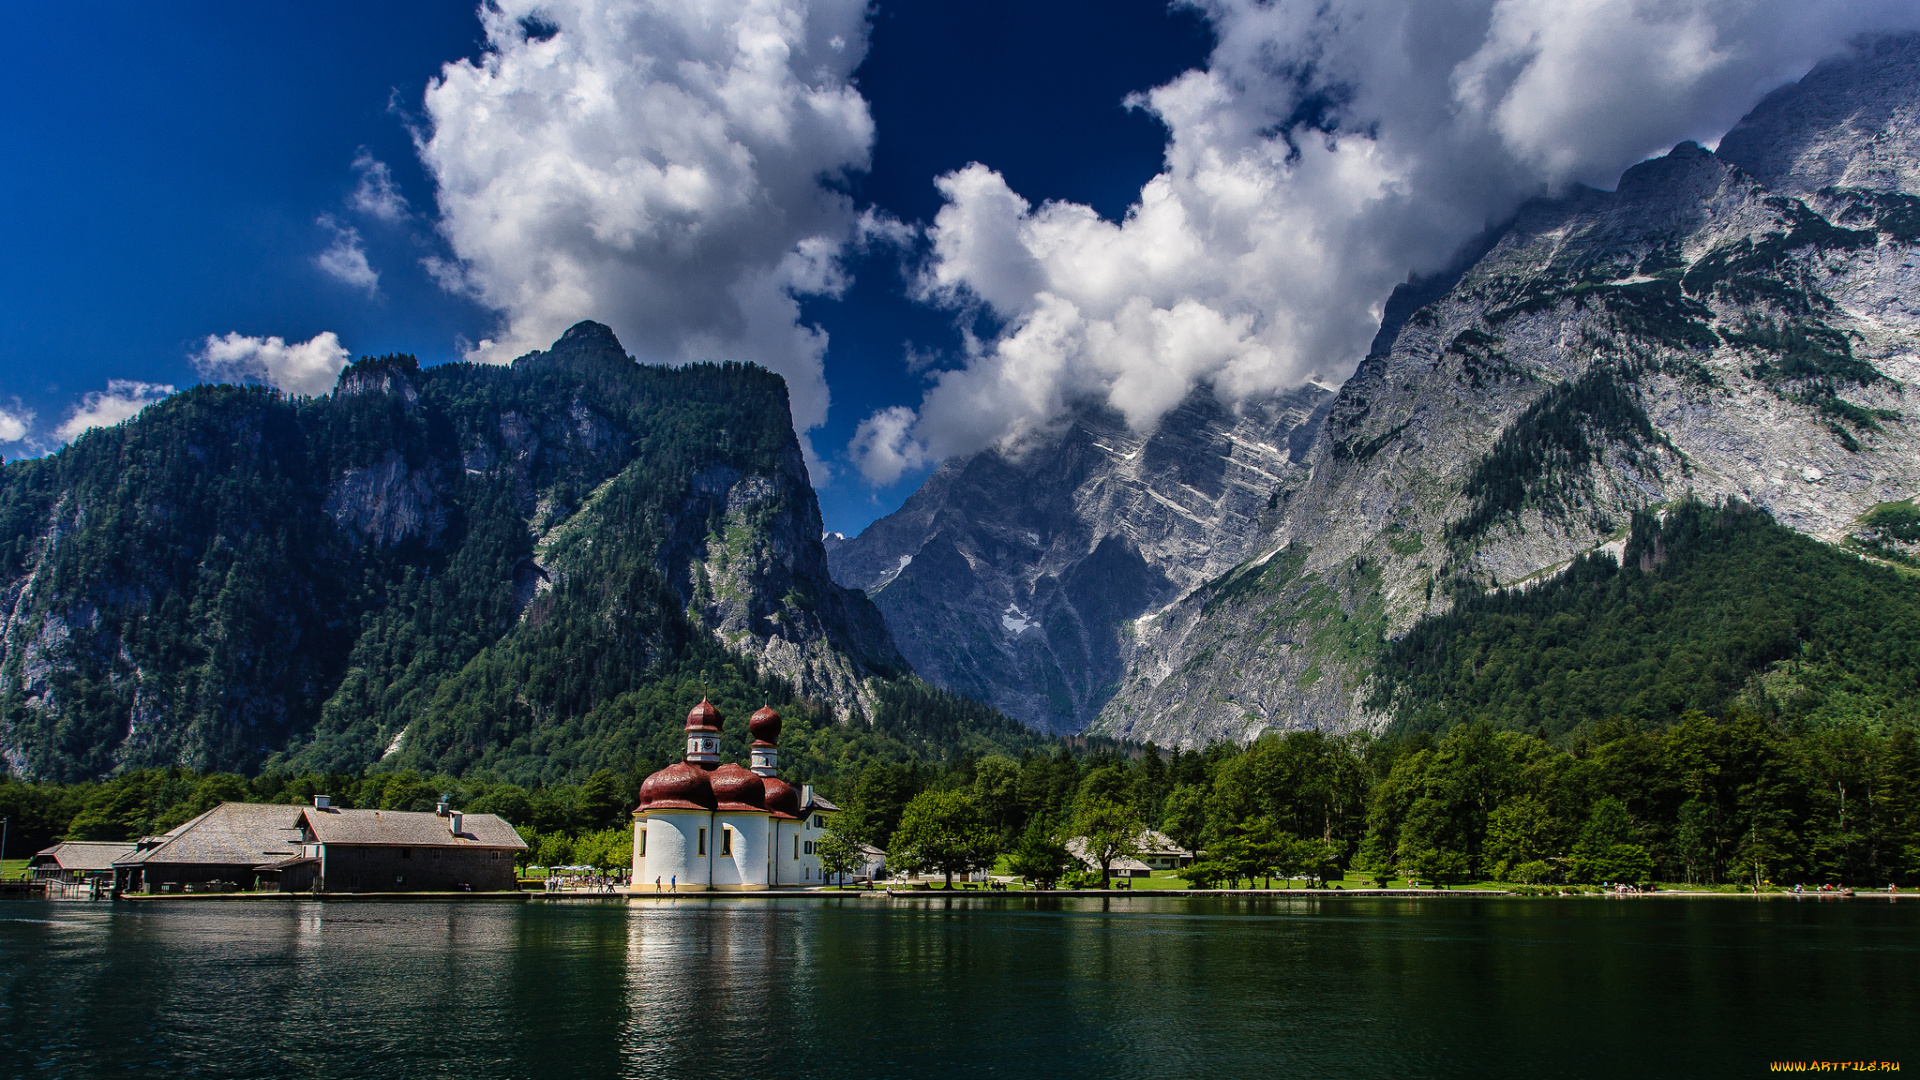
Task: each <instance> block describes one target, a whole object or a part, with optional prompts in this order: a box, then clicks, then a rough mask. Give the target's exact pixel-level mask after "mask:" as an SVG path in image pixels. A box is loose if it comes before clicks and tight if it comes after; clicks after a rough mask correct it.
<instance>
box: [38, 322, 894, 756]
mask: <svg viewBox="0 0 1920 1080" xmlns="http://www.w3.org/2000/svg"><path fill="white" fill-rule="evenodd" d="M0 478H3V479H4V484H0V600H3V602H4V605H5V611H4V619H5V622H4V627H0V753H4V754H5V756H6V758H7V761H8V763H9V766H10V767H11V769H12V771H14V772H15V773H18V774H24V775H31V776H47V777H58V778H64V779H71V778H77V777H83V776H94V775H100V774H102V773H105V772H108V771H111V770H113V769H115V768H120V767H124V766H137V765H153V764H161V765H166V764H183V765H190V766H194V767H198V768H207V769H220V768H228V769H243V770H245V769H251V768H254V767H257V766H258V765H259V763H260V762H261V761H262V759H263V758H266V757H268V756H269V755H274V754H281V755H283V757H284V759H285V760H287V761H289V762H291V763H294V764H296V765H298V766H301V767H309V768H321V769H355V768H358V767H360V766H362V765H364V764H366V763H367V762H369V761H373V760H375V759H378V758H380V757H382V756H383V755H385V756H390V757H395V758H397V759H398V761H399V762H400V763H413V764H417V765H420V766H422V767H428V768H456V769H457V768H460V767H465V766H466V765H470V764H472V763H473V762H474V761H477V760H482V759H485V760H488V761H492V762H495V763H496V764H499V763H504V762H507V761H509V760H511V761H514V762H521V761H522V759H526V760H534V759H538V758H542V757H545V756H546V755H548V754H551V753H554V752H557V751H561V750H563V749H564V748H565V746H566V745H567V741H568V739H567V737H566V736H564V735H555V734H554V733H553V731H552V729H553V728H554V727H555V726H556V725H559V726H560V727H561V728H562V729H564V726H565V725H566V724H568V723H579V722H581V719H580V718H583V717H588V716H598V715H600V714H603V713H606V711H607V710H608V709H610V708H613V705H612V704H611V703H612V702H614V701H616V700H624V699H622V698H621V695H623V694H626V695H631V694H633V693H634V692H636V691H637V690H639V689H641V688H644V687H645V686H646V685H647V684H648V682H649V680H651V679H655V678H658V677H660V676H661V675H662V674H663V673H665V672H670V671H675V670H700V669H701V668H702V666H703V665H704V666H711V665H712V664H714V663H718V662H723V661H722V660H721V659H720V658H721V657H733V658H737V659H738V660H743V661H748V662H750V664H751V669H752V672H753V673H754V675H753V677H754V678H762V679H767V680H771V681H770V682H769V683H768V685H769V687H771V686H773V685H774V683H775V682H777V683H779V684H781V685H782V686H783V687H784V689H783V690H782V692H786V693H792V694H796V695H798V696H801V697H804V698H807V699H811V700H813V701H816V702H821V703H825V704H828V705H830V706H831V707H833V708H834V709H835V710H836V711H837V712H838V713H839V714H840V715H841V716H843V717H864V716H867V715H869V714H870V712H871V706H872V694H873V691H872V689H871V688H870V687H869V685H868V683H869V680H871V679H873V678H874V677H876V676H881V677H890V676H895V675H899V674H902V673H904V671H905V665H904V662H903V661H902V660H901V659H900V656H899V654H898V653H897V651H895V649H894V647H893V645H892V642H891V640H890V639H889V637H888V635H887V632H886V628H885V626H884V623H883V622H882V621H881V618H880V616H879V613H878V612H877V611H875V610H874V609H873V607H872V605H870V604H869V603H867V602H866V601H865V600H864V599H863V598H862V597H861V596H859V594H857V593H850V592H848V591H847V590H845V589H842V588H841V587H839V586H838V585H835V584H834V583H833V581H832V580H831V578H830V577H829V576H828V574H827V571H826V558H825V554H824V552H823V551H822V549H821V544H820V539H819V537H820V532H821V528H820V515H819V509H818V504H817V502H816V501H815V499H814V496H813V491H812V488H811V486H810V485H809V483H808V479H807V474H806V468H805V465H804V463H803V461H802V459H801V456H800V449H799V444H798V440H797V439H796V437H795V436H794V433H793V431H792V427H791V421H790V419H789V417H788V412H787V402H786V396H785V388H784V386H783V385H782V384H781V383H780V380H779V379H778V378H777V377H776V376H773V375H770V374H768V373H766V372H764V371H760V370H758V369H754V368H748V367H743V366H739V365H729V366H725V367H701V366H695V367H690V368H686V369H680V370H665V369H659V368H652V367H645V366H642V365H638V364H636V363H634V362H633V361H632V360H631V359H630V358H628V357H627V356H626V355H625V353H624V351H622V350H621V348H620V346H619V343H618V342H617V341H615V340H614V338H613V335H612V334H611V332H610V331H608V330H607V329H606V328H605V327H603V326H600V325H598V324H595V323H582V324H580V325H578V326H576V327H574V328H573V329H572V330H570V331H568V332H567V334H566V336H565V337H563V338H561V339H560V341H558V342H556V343H555V344H554V346H553V348H552V349H550V350H548V351H546V352H543V353H535V354H532V355H530V356H527V357H523V358H521V359H520V360H519V361H516V362H515V364H514V365H513V367H512V368H511V369H502V368H482V367H474V366H469V365H449V366H446V367H443V368H434V369H427V370H422V369H420V368H419V367H418V366H417V365H416V364H414V363H413V362H412V361H411V359H409V358H386V359H382V360H364V361H362V362H360V363H358V364H355V365H353V366H352V367H350V368H348V369H347V371H346V372H344V373H343V374H342V376H341V379H340V382H339V385H338V386H337V388H336V390H335V392H334V393H333V394H332V395H330V396H329V397H325V398H320V399H315V400H312V401H296V402H289V401H287V400H285V399H283V398H280V397H278V396H277V395H275V394H273V393H271V392H268V391H265V390H261V389H259V388H240V387H198V388H195V389H194V390H192V391H188V392H187V393H184V394H181V395H176V396H175V397H174V398H171V399H168V400H167V401H165V402H162V403H161V404H159V405H156V406H154V407H153V408H151V409H149V410H148V411H147V412H146V413H144V414H142V415H141V416H140V417H138V418H136V419H135V420H133V421H130V422H129V423H127V424H125V425H122V426H120V427H116V428H111V429H105V430H101V431H95V432H92V433H89V434H88V435H86V436H84V437H83V438H81V439H80V440H78V441H77V442H76V443H75V444H74V445H72V446H70V447H68V448H67V449H65V450H63V451H62V452H60V453H59V454H56V455H54V456H52V457H50V458H47V459H42V460H39V461H26V462H15V463H11V464H9V465H7V466H5V469H4V473H0ZM633 707H634V706H632V705H623V706H621V708H622V709H625V710H627V711H628V712H630V711H631V710H632V708H633ZM536 739H538V740H540V742H539V745H536V742H535V740H536Z"/></svg>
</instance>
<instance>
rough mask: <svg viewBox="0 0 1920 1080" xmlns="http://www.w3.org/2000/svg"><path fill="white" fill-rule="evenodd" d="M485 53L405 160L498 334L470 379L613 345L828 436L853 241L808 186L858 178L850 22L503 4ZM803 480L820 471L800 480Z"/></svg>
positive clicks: (854, 29) (853, 222)
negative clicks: (784, 404)
mask: <svg viewBox="0 0 1920 1080" xmlns="http://www.w3.org/2000/svg"><path fill="white" fill-rule="evenodd" d="M481 19H482V22H483V23H484V26H485V31H486V35H487V44H488V50H487V51H486V52H485V53H483V54H482V55H481V56H480V57H479V58H478V60H473V61H462V62H459V63H454V64H449V65H447V66H446V67H445V68H444V69H443V70H442V72H441V77H440V78H439V79H438V80H436V81H435V82H433V83H432V84H431V85H429V87H428V89H427V93H426V112H427V116H428V118H429V119H430V121H431V132H430V134H427V135H426V136H424V137H423V138H422V139H421V141H420V146H419V149H420V155H421V159H422V160H423V161H424V162H425V164H426V166H427V168H428V170H429V171H430V172H431V173H432V174H433V176H434V179H435V182H436V184H437V185H438V196H439V204H440V209H441V213H442V218H441V221H440V230H441V232H442V234H443V235H444V236H445V237H446V239H447V241H448V243H449V244H450V246H451V247H452V250H453V253H454V255H455V256H456V258H457V260H458V262H457V264H448V263H444V262H442V263H439V264H437V265H434V266H430V267H429V269H431V270H432V271H433V272H434V274H435V276H436V277H437V278H439V279H440V280H441V281H442V282H443V283H444V282H454V283H457V285H458V286H459V287H460V288H463V289H464V290H466V291H468V292H470V293H471V294H472V295H473V296H475V297H477V298H478V299H479V300H481V301H482V302H484V303H486V304H488V305H490V306H492V307H493V308H495V309H497V310H498V311H500V312H501V313H502V317H503V321H502V325H501V326H500V328H499V330H498V332H496V333H495V334H494V335H492V336H491V338H490V340H488V341H484V342H482V343H481V345H480V346H479V347H477V348H476V350H475V353H474V354H473V356H472V358H473V359H476V360H485V361H491V362H503V361H506V360H509V359H512V358H513V357H514V356H516V355H519V354H521V353H524V352H526V351H528V350H530V349H536V348H544V347H545V346H546V345H547V344H548V343H549V342H551V341H552V340H554V339H555V338H556V337H558V336H559V335H560V333H561V332H562V331H563V330H565V329H566V328H567V327H568V326H570V325H572V324H573V323H574V322H576V321H578V320H580V319H584V318H593V319H597V320H600V321H602V322H605V323H607V324H609V325H610V326H612V327H613V329H614V331H615V332H616V333H617V334H618V335H619V337H620V340H621V342H622V343H623V344H625V345H626V346H627V348H628V349H629V350H631V351H632V352H633V353H634V354H635V355H636V356H638V357H639V358H640V359H641V360H643V361H652V362H675V361H687V360H713V359H738V360H751V361H754V362H757V363H760V364H763V365H765V366H766V367H768V368H771V369H772V370H774V371H777V372H779V373H780V374H781V375H783V376H785V377H786V380H787V384H788V387H789V390H790V393H791V398H792V402H793V414H794V420H795V423H796V425H797V426H798V427H799V428H800V430H801V431H802V432H804V431H805V430H806V429H808V428H810V427H813V426H816V425H818V424H820V423H821V422H822V421H823V420H825V418H826V412H827V403H828V394H827V386H826V380H825V377H824V375H823V373H822V368H821V356H822V354H823V353H824V352H825V350H826V344H827V341H826V335H825V333H823V332H821V331H820V330H818V329H817V328H815V327H811V326H805V325H802V324H801V323H800V309H799V303H798V301H797V299H796V297H800V296H807V295H837V294H838V293H839V292H840V291H841V290H842V289H844V288H845V287H846V279H845V275H844V274H843V272H842V271H841V268H840V265H839V259H840V255H841V253H842V252H843V251H844V250H845V249H846V246H847V245H848V244H849V243H851V242H853V241H854V240H855V239H856V238H857V236H858V235H860V230H861V225H860V221H859V218H858V217H857V216H856V214H855V213H854V209H853V206H852V203H851V201H850V200H849V199H848V198H847V197H846V196H844V195H843V194H840V193H838V192H836V191H834V190H833V189H832V188H830V187H828V186H825V185H824V184H823V180H828V181H830V180H831V179H832V178H834V177H838V176H841V175H844V174H846V173H848V172H850V171H856V170H861V169H865V168H866V167H867V163H868V155H869V150H870V147H871V146H872V143H873V122H872V119H871V118H870V116H869V115H868V112H867V105H866V102H865V101H864V100H863V99H862V98H861V97H860V94H859V93H858V91H856V90H855V89H854V88H853V86H852V85H851V83H850V82H849V77H850V76H851V74H852V72H853V69H854V68H855V67H856V66H858V65H859V63H860V60H861V57H862V56H864V55H865V52H866V3H865V0H704V2H700V3H686V2H676V0H501V2H500V3H498V4H489V5H487V6H485V7H483V8H482V10H481ZM816 464H817V463H816Z"/></svg>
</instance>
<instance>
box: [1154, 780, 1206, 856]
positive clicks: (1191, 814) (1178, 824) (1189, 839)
mask: <svg viewBox="0 0 1920 1080" xmlns="http://www.w3.org/2000/svg"><path fill="white" fill-rule="evenodd" d="M1160 828H1161V830H1162V831H1164V832H1165V833H1166V834H1167V835H1168V836H1169V837H1171V838H1172V839H1173V842H1174V843H1176V844H1179V845H1180V846H1181V847H1182V848H1185V849H1186V850H1188V851H1197V850H1198V849H1199V847H1200V838H1201V837H1202V836H1204V835H1206V831H1207V793H1206V790H1205V789H1204V788H1202V787H1201V786H1200V785H1198V784H1181V785H1180V786H1178V787H1176V788H1174V789H1173V793H1172V794H1171V795H1168V796H1167V812H1166V815H1165V816H1164V817H1162V818H1161V819H1160Z"/></svg>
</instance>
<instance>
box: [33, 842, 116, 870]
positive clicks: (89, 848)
mask: <svg viewBox="0 0 1920 1080" xmlns="http://www.w3.org/2000/svg"><path fill="white" fill-rule="evenodd" d="M132 853H133V845H132V844H129V843H127V842H125V841H123V840H114V841H99V840H64V841H62V842H60V843H58V844H55V845H53V846H52V847H50V848H47V849H46V850H44V851H41V852H39V853H38V854H36V855H34V857H33V859H32V860H31V861H32V862H33V864H34V865H36V866H41V865H45V864H44V863H42V862H41V861H40V860H42V859H46V860H48V861H50V862H52V863H53V864H54V865H55V866H58V867H59V868H60V869H62V870H111V869H113V863H114V860H116V859H120V858H124V857H125V856H127V855H130V854H132Z"/></svg>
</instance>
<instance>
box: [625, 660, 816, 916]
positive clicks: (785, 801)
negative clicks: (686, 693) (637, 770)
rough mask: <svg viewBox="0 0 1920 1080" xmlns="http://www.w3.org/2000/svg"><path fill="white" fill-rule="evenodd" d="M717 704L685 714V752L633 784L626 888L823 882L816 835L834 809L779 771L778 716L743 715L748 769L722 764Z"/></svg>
mask: <svg viewBox="0 0 1920 1080" xmlns="http://www.w3.org/2000/svg"><path fill="white" fill-rule="evenodd" d="M720 724H721V716H720V710H719V709H716V708H714V707H713V703H712V702H709V701H707V700H706V699H704V698H702V699H701V701H700V704H698V705H696V706H694V707H693V711H692V712H689V713H688V714H687V754H686V757H685V758H684V759H683V760H681V761H678V762H676V763H674V764H672V765H669V766H667V767H666V768H664V769H661V770H660V771H659V772H657V773H654V774H653V775H652V776H649V777H647V779H646V782H645V783H643V784H641V785H640V805H639V806H638V807H636V808H635V809H634V811H633V890H634V891H635V892H639V893H647V892H653V891H654V890H655V883H656V881H657V882H658V887H659V889H660V890H661V891H665V890H668V889H674V890H676V891H679V892H706V891H708V890H710V889H717V890H722V891H743V890H754V889H768V888H791V887H795V886H798V887H802V888H804V887H807V886H810V885H821V884H824V882H823V880H822V878H821V873H820V858H819V856H818V855H816V854H815V853H814V849H813V848H814V843H815V842H816V841H817V840H819V838H820V834H821V833H822V832H824V831H825V830H826V827H827V823H828V820H829V819H830V818H831V817H832V815H834V814H837V813H839V812H840V808H839V807H837V806H834V805H833V804H832V803H830V802H828V801H827V800H826V799H823V798H821V797H820V796H818V795H815V794H814V792H813V786H812V785H811V784H804V785H802V786H801V787H800V788H798V789H796V788H794V786H793V785H792V784H789V783H787V782H786V781H785V780H782V779H780V750H779V742H780V714H779V713H777V712H775V711H774V710H773V709H772V708H771V707H766V708H762V709H761V710H760V711H759V712H756V713H754V714H753V716H752V717H751V718H750V719H748V721H747V731H748V732H749V733H750V734H751V735H752V736H753V748H752V758H751V760H752V767H751V768H741V767H740V766H739V765H737V764H735V763H733V762H727V763H725V764H721V762H720Z"/></svg>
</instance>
